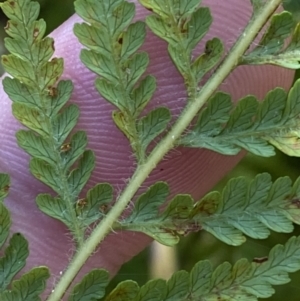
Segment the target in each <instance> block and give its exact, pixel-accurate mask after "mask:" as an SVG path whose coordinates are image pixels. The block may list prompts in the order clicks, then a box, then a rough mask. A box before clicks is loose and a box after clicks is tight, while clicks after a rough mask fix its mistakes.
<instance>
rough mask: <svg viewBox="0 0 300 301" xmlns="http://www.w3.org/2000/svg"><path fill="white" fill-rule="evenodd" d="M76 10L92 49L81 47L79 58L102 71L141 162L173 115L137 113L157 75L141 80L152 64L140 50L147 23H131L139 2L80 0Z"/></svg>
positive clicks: (100, 85)
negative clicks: (135, 3)
mask: <svg viewBox="0 0 300 301" xmlns="http://www.w3.org/2000/svg"><path fill="white" fill-rule="evenodd" d="M75 9H76V12H77V14H78V15H79V16H81V17H82V18H83V19H84V20H85V21H86V22H87V23H89V25H88V24H87V23H83V24H76V25H75V27H74V32H75V34H76V36H77V37H78V39H79V41H80V42H81V43H82V44H83V45H84V46H86V47H87V48H88V49H89V50H88V49H83V50H82V51H81V56H80V57H81V60H82V61H83V63H84V64H85V65H86V66H87V67H88V68H89V69H91V70H92V71H93V72H95V73H96V74H98V75H100V76H101V78H98V79H97V80H96V83H95V85H96V88H97V90H98V91H99V93H100V94H101V95H102V96H103V97H104V98H105V99H106V100H107V101H108V102H110V103H111V104H113V105H114V106H115V107H117V108H118V110H117V111H114V112H113V115H112V117H113V120H114V122H115V124H116V126H117V127H118V128H119V129H120V130H121V131H122V132H123V133H124V135H125V136H126V137H127V139H128V140H129V142H130V144H131V147H132V149H133V151H134V154H135V156H136V158H137V160H138V162H139V163H142V162H144V160H145V159H146V156H147V148H148V146H149V144H150V143H151V141H153V140H154V139H155V138H156V137H157V136H158V135H159V134H160V133H162V132H163V131H164V130H165V129H166V127H167V124H168V122H169V121H170V118H171V115H170V112H169V110H168V109H167V108H165V107H159V108H157V109H154V110H152V111H151V112H150V113H148V114H147V115H146V116H144V117H140V116H139V115H140V114H141V112H142V111H143V109H144V108H145V106H146V105H147V103H148V102H149V100H150V99H151V97H152V95H153V93H154V92H155V89H156V82H155V78H154V77H152V76H151V75H147V76H146V77H144V78H143V79H141V77H142V75H143V74H144V72H145V71H146V68H147V66H148V64H149V58H148V54H147V53H146V52H138V53H137V52H136V51H137V50H138V49H139V48H140V47H141V46H142V44H143V43H144V40H145V36H146V29H145V24H144V23H143V22H141V21H137V22H135V23H131V22H132V19H133V17H134V15H135V6H134V4H133V3H128V2H127V1H124V0H118V1H115V0H114V1H113V0H109V1H107V0H101V1H94V0H77V1H75Z"/></svg>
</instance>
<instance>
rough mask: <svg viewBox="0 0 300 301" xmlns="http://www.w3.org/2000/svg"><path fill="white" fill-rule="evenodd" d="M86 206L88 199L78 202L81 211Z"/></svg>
mask: <svg viewBox="0 0 300 301" xmlns="http://www.w3.org/2000/svg"><path fill="white" fill-rule="evenodd" d="M86 205H87V199H86V198H83V199H79V200H78V201H77V207H78V208H80V209H83V208H84V207H85V206H86Z"/></svg>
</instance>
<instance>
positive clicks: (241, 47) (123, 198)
mask: <svg viewBox="0 0 300 301" xmlns="http://www.w3.org/2000/svg"><path fill="white" fill-rule="evenodd" d="M280 4H281V0H270V1H268V2H267V4H266V5H265V7H264V8H263V9H262V10H261V12H260V14H257V15H255V16H254V17H253V19H251V20H250V23H249V24H248V26H247V27H246V28H245V30H244V32H243V33H242V35H241V36H240V38H239V39H238V40H237V42H236V43H235V45H234V46H233V48H232V49H231V51H230V52H229V54H228V56H227V58H226V59H225V61H224V63H223V64H222V65H221V66H220V68H219V69H218V70H217V71H216V73H215V74H214V75H213V76H212V77H211V78H210V79H209V80H208V82H207V83H206V84H205V85H204V86H203V88H202V90H201V92H200V93H199V95H198V97H197V98H196V99H195V101H193V102H190V103H188V105H187V107H186V109H185V110H184V111H183V113H182V115H181V116H180V118H179V119H178V120H177V122H176V123H175V124H174V126H173V127H172V129H171V130H170V132H169V133H168V134H167V135H166V137H164V138H163V139H162V140H161V141H160V143H159V144H158V145H157V146H156V148H155V149H154V150H153V151H152V152H151V154H150V155H149V157H148V158H147V160H146V162H145V164H143V165H140V166H138V168H137V169H136V171H135V172H134V174H133V176H132V178H131V180H130V182H129V184H128V186H127V187H126V188H125V189H124V191H123V193H122V194H121V195H120V197H119V199H118V200H117V202H116V204H115V205H114V207H113V208H112V209H111V210H110V211H109V213H108V214H107V216H106V217H105V218H104V219H103V220H102V221H101V222H100V223H99V225H98V226H97V227H96V228H95V230H94V231H93V232H92V233H91V235H90V237H89V238H88V239H87V240H86V241H85V243H84V245H83V246H82V247H81V248H80V249H79V250H78V252H77V253H76V254H75V256H74V258H73V260H72V261H71V263H70V265H69V267H68V268H67V270H66V271H65V273H64V274H63V276H62V277H61V279H60V280H59V282H58V283H57V286H56V288H55V289H54V291H53V292H52V293H51V294H50V296H49V298H48V299H47V301H59V300H61V298H62V296H63V295H64V294H65V292H66V290H67V288H68V287H69V285H70V284H71V283H72V281H73V279H74V277H75V276H76V275H77V273H78V272H79V271H80V269H81V267H82V266H83V265H84V264H85V262H86V260H87V259H88V258H89V256H90V255H91V254H92V253H93V252H94V250H95V249H96V247H97V246H98V244H99V243H100V242H101V241H103V239H104V238H105V237H106V235H107V234H108V233H109V232H110V231H111V228H112V226H113V225H114V222H115V221H116V220H117V219H118V218H119V217H120V215H121V214H122V213H123V211H124V210H125V208H126V207H127V205H128V203H129V202H130V201H131V199H132V198H133V196H134V195H135V193H136V192H137V190H138V189H139V188H140V186H141V185H142V184H143V182H144V181H145V180H146V179H147V177H148V176H149V174H150V173H151V171H152V170H153V169H154V168H155V167H156V166H157V164H158V163H159V162H160V161H161V160H162V158H163V157H164V156H165V155H166V154H167V153H168V152H169V150H171V149H172V148H173V147H174V144H175V141H176V139H177V138H179V137H180V135H181V134H182V133H183V131H184V130H185V129H186V128H187V127H188V126H189V124H190V123H191V121H192V120H193V118H194V117H195V115H196V114H197V112H198V111H199V110H200V109H201V107H202V106H203V105H204V104H205V103H206V101H207V100H208V99H209V98H210V97H211V96H212V94H213V93H214V91H215V90H216V89H217V88H218V87H219V86H220V84H221V83H222V82H223V81H224V80H225V78H226V77H227V76H228V75H229V74H230V72H231V71H232V70H233V69H234V68H235V67H236V66H237V64H238V59H239V57H240V56H242V55H243V54H244V52H245V51H246V50H247V49H248V47H249V45H250V44H251V43H252V41H253V40H254V38H255V37H256V35H257V33H258V32H259V31H260V29H261V28H262V27H263V25H264V24H265V23H266V22H267V20H268V18H269V17H270V16H271V14H272V13H273V12H274V11H275V10H276V9H277V8H278V6H279V5H280Z"/></svg>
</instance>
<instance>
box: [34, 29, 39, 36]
mask: <svg viewBox="0 0 300 301" xmlns="http://www.w3.org/2000/svg"><path fill="white" fill-rule="evenodd" d="M39 33H40V31H39V29H38V28H34V30H33V37H34V38H36V37H37V36H38V35H39Z"/></svg>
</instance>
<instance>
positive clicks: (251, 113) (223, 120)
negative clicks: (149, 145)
mask: <svg viewBox="0 0 300 301" xmlns="http://www.w3.org/2000/svg"><path fill="white" fill-rule="evenodd" d="M299 95H300V80H298V81H296V83H295V84H294V86H293V87H292V88H291V90H290V92H289V94H288V95H287V93H286V92H285V91H284V90H283V89H280V88H276V89H274V90H272V91H270V92H269V93H268V94H267V96H266V98H265V99H264V101H263V102H258V101H257V99H256V98H255V97H254V96H246V97H245V98H243V99H241V100H240V101H239V102H238V104H237V105H236V107H235V108H234V109H233V103H232V101H231V99H230V96H229V95H228V94H225V93H222V92H218V93H216V94H215V95H214V96H213V97H212V98H211V99H210V100H209V102H208V104H207V107H206V108H205V109H204V110H202V111H201V112H200V114H199V118H198V121H197V123H196V125H195V126H194V127H193V128H192V129H191V130H190V131H189V132H188V133H187V134H186V135H185V136H183V137H182V138H181V139H180V140H179V143H178V144H182V145H184V146H189V147H199V148H207V149H210V150H213V151H216V152H218V153H221V154H224V155H236V154H237V153H238V152H240V151H241V149H245V150H247V151H249V152H251V153H253V154H255V155H259V156H263V157H269V156H273V155H275V150H274V147H273V146H272V145H274V146H275V147H277V148H278V149H279V150H281V151H282V152H284V153H285V154H287V155H289V156H300V152H299V149H300V145H299V141H298V138H299V137H300V132H299V125H300V124H299V116H300V98H299ZM271 144H272V145H271Z"/></svg>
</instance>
